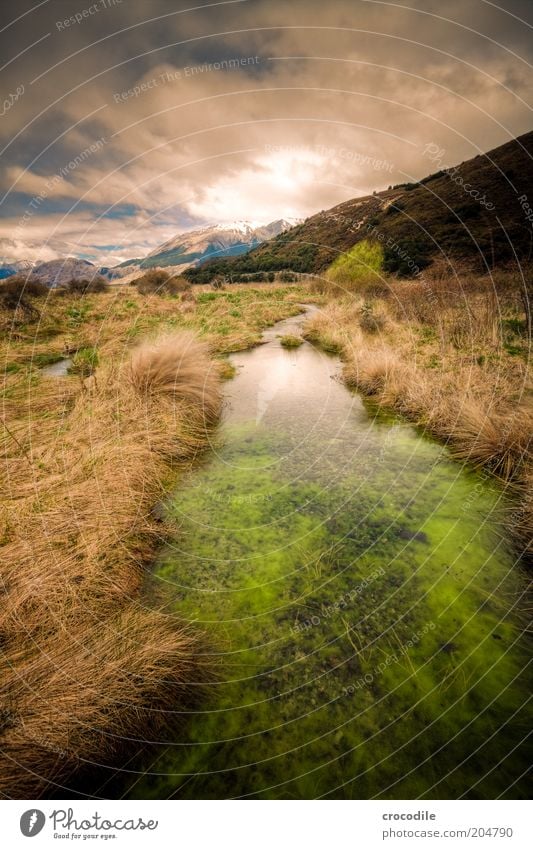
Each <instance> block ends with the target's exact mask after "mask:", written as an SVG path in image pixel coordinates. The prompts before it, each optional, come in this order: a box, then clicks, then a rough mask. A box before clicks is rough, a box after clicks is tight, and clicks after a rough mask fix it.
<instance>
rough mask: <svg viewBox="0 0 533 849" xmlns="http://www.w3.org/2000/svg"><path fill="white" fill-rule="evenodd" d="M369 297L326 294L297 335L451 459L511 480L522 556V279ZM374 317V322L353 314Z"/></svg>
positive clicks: (526, 499)
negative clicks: (338, 362) (333, 357)
mask: <svg viewBox="0 0 533 849" xmlns="http://www.w3.org/2000/svg"><path fill="white" fill-rule="evenodd" d="M383 283H384V285H383V286H382V287H381V288H380V289H379V290H376V296H374V297H372V296H371V295H369V292H368V291H365V292H364V293H363V294H361V295H350V296H344V297H342V298H338V297H337V298H334V297H332V298H330V300H329V303H328V305H327V307H326V308H324V309H323V310H322V311H321V312H320V313H318V314H316V315H315V316H314V317H313V318H312V319H311V320H310V321H309V322H308V325H307V327H306V332H305V335H306V338H308V339H310V340H311V341H316V342H317V343H320V344H323V345H324V347H325V348H326V349H327V350H337V351H339V353H340V354H341V356H342V358H343V360H344V376H345V379H346V382H347V383H348V384H350V385H352V386H354V387H356V388H358V389H359V390H360V391H362V392H364V393H365V394H367V395H369V396H372V397H373V398H374V399H375V401H376V402H377V403H378V404H380V405H382V406H384V407H389V408H392V409H395V410H397V411H398V412H400V413H401V414H403V415H405V416H407V417H408V418H410V419H411V420H413V421H415V422H416V423H417V424H419V425H422V426H423V427H424V428H425V429H426V430H427V431H428V432H429V433H431V434H433V435H434V436H437V437H438V438H440V439H442V440H444V441H446V442H447V443H448V444H449V446H450V449H451V451H452V453H453V454H454V456H455V457H456V458H457V459H458V460H461V461H463V462H468V463H469V464H472V465H474V466H476V467H478V468H485V469H488V470H489V471H490V472H491V473H493V474H495V475H497V476H499V477H501V478H502V479H503V480H505V481H507V482H512V484H513V488H514V489H515V491H516V492H518V493H519V496H518V497H519V498H520V499H521V500H522V503H523V509H522V510H521V512H520V521H516V522H515V523H514V525H513V531H514V532H515V536H516V537H517V538H518V539H519V540H520V543H521V545H522V547H523V548H524V549H527V550H530V548H531V538H532V524H533V522H532V516H533V504H532V502H531V497H530V496H529V494H528V495H526V492H527V488H528V486H529V484H530V483H531V480H532V477H531V476H532V473H533V472H532V470H533V406H532V404H531V393H532V383H531V370H530V354H531V352H530V350H529V347H528V340H527V335H526V334H525V315H524V307H523V297H522V295H523V292H522V290H521V283H522V281H520V280H518V279H517V278H516V276H514V275H512V274H505V273H499V274H498V276H497V278H494V277H493V278H492V279H491V278H490V277H481V278H479V277H473V276H472V275H467V276H466V277H463V278H455V279H453V280H450V279H449V278H447V277H445V276H443V275H437V276H436V277H427V278H426V279H424V280H421V281H409V282H408V281H392V280H388V281H386V280H384V281H383ZM368 315H379V316H380V320H379V321H378V326H376V325H375V324H374V323H372V326H368V324H367V322H366V321H365V320H363V321H361V316H363V317H365V316H368Z"/></svg>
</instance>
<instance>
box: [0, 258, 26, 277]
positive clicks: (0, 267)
mask: <svg viewBox="0 0 533 849" xmlns="http://www.w3.org/2000/svg"><path fill="white" fill-rule="evenodd" d="M34 264H35V263H33V262H31V261H30V260H28V259H21V260H17V261H16V262H1V263H0V280H4V279H5V278H6V277H13V275H14V274H27V273H28V272H29V271H31V269H32V268H33V266H34Z"/></svg>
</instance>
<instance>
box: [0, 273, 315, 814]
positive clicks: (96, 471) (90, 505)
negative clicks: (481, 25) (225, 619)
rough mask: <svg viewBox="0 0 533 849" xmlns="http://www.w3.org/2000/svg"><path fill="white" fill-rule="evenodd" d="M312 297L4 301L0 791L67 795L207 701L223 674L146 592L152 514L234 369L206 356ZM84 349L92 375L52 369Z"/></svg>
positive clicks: (245, 339)
mask: <svg viewBox="0 0 533 849" xmlns="http://www.w3.org/2000/svg"><path fill="white" fill-rule="evenodd" d="M301 296H302V292H301V291H299V290H297V288H296V287H291V289H290V292H289V294H288V295H287V297H286V294H285V289H283V287H273V286H264V287H254V288H251V287H247V286H246V287H239V286H235V287H231V291H229V292H227V293H221V294H220V295H219V294H218V293H217V295H216V298H213V295H212V291H211V290H210V289H205V288H204V287H195V289H194V291H187V292H185V293H183V294H181V296H180V297H167V296H160V295H158V294H156V295H140V294H139V293H138V292H137V291H136V290H135V289H134V288H133V287H126V286H124V287H117V288H113V289H112V290H111V291H110V292H109V293H106V294H101V295H100V294H90V295H82V296H80V295H75V294H68V293H67V294H63V295H58V294H57V293H54V292H49V293H48V294H47V295H46V297H42V298H41V297H39V298H35V299H34V301H33V302H32V305H33V307H34V311H25V312H22V313H20V312H17V311H13V310H12V309H9V310H8V309H5V310H2V309H0V365H1V366H2V371H3V394H2V401H1V403H2V406H1V415H2V421H3V431H2V440H1V443H0V450H1V452H2V481H1V483H2V494H3V502H2V508H1V512H0V546H1V548H0V551H1V555H0V556H1V563H0V592H1V593H2V607H1V609H0V645H1V647H2V652H3V654H2V685H1V691H0V738H1V747H0V749H1V752H2V754H1V755H0V794H2V795H4V796H10V797H18V798H21V797H25V798H28V797H34V796H37V795H39V794H44V795H50V794H51V793H56V792H58V793H59V795H61V790H59V791H58V790H57V787H56V784H61V783H62V782H67V781H68V780H69V777H70V776H71V775H72V773H74V772H75V771H76V770H78V769H79V767H80V765H81V766H83V765H87V764H98V763H102V762H106V763H109V762H112V761H113V760H114V759H115V758H116V757H117V756H118V754H119V753H120V752H121V751H122V750H123V749H127V751H128V755H129V753H130V751H131V750H133V751H135V750H136V749H137V748H139V746H137V745H136V743H135V740H137V739H139V740H141V741H142V740H144V739H158V738H160V737H161V736H162V735H164V734H165V733H166V730H167V726H168V725H174V724H175V723H176V722H177V721H178V718H179V710H180V709H183V708H186V707H187V706H189V705H192V704H195V703H196V700H197V699H198V697H199V695H200V694H201V692H202V686H205V683H206V681H209V679H210V677H211V676H212V674H213V670H212V668H211V667H207V666H206V664H205V663H204V661H203V657H204V654H205V653H204V651H203V650H201V646H202V645H203V639H204V638H203V635H202V634H200V633H198V632H197V631H196V630H195V629H194V628H192V627H190V626H187V625H185V624H184V623H180V622H178V621H176V620H175V619H174V617H173V616H172V615H170V614H168V613H164V612H163V610H164V609H165V608H166V599H164V598H161V599H160V600H159V601H157V599H156V600H154V601H153V602H152V603H151V604H148V602H147V601H146V591H147V587H146V582H147V575H148V574H149V569H150V564H151V562H152V561H153V556H154V552H155V551H156V550H157V548H158V547H159V546H160V545H161V544H162V538H163V536H164V534H166V533H168V532H169V526H166V525H162V524H161V522H159V521H157V520H156V519H155V517H153V515H152V508H153V506H154V504H155V503H157V501H158V500H159V499H160V498H161V497H162V495H163V494H164V493H166V492H168V491H169V488H172V487H173V486H174V485H175V478H176V474H177V473H178V472H179V468H180V466H179V462H182V461H185V462H186V463H187V464H190V463H191V462H192V459H193V458H194V457H195V455H196V454H197V453H198V452H200V451H202V450H203V448H204V447H205V446H206V443H207V439H208V432H209V428H210V426H211V425H212V424H213V422H214V421H215V420H216V417H217V414H218V410H219V405H220V390H219V378H220V377H221V376H223V375H224V373H225V374H226V375H227V374H228V372H229V371H230V370H229V368H228V364H227V362H226V361H225V360H223V361H219V360H216V359H215V360H212V359H211V357H210V355H209V352H212V353H213V354H221V353H224V352H225V351H230V350H238V349H239V348H242V347H246V346H248V345H250V344H254V343H255V342H257V341H258V339H259V335H260V332H261V330H262V329H263V328H264V327H265V326H267V325H269V324H272V323H274V322H275V321H278V320H280V319H282V318H286V317H288V316H289V315H292V314H294V313H295V312H297V311H298V308H297V307H296V306H295V302H296V301H297V300H298V298H299V297H300V298H301ZM35 311H36V313H37V317H35ZM195 331H196V332H198V331H200V332H201V334H202V341H200V340H199V339H198V338H197V337H196V335H195ZM154 334H157V335H154ZM139 340H142V341H140V342H139ZM81 348H94V349H95V350H97V351H98V358H99V362H100V364H101V365H100V366H99V367H98V368H97V370H96V373H95V375H94V376H92V377H90V378H88V379H85V380H84V379H83V376H81V377H80V378H76V377H70V378H66V379H65V378H63V379H56V378H50V377H45V376H43V374H42V373H41V371H40V368H39V367H40V366H41V365H43V362H44V361H46V360H47V359H48V358H50V357H52V358H53V357H57V356H60V355H65V354H69V355H73V354H74V353H75V352H76V351H78V350H80V349H81ZM43 358H44V359H43ZM177 461H179V462H177ZM150 593H151V594H153V588H150ZM139 745H141V744H139Z"/></svg>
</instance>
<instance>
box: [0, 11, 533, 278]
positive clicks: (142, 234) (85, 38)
mask: <svg viewBox="0 0 533 849" xmlns="http://www.w3.org/2000/svg"><path fill="white" fill-rule="evenodd" d="M193 7H195V8H194V9H193ZM31 9H33V10H32V11H29V10H31ZM185 10H188V11H185ZM26 12H28V13H27V14H26ZM2 16H3V20H2V23H1V24H0V29H2V28H3V31H2V32H1V33H0V50H1V54H0V55H2V56H3V57H4V58H3V62H4V63H8V64H7V66H6V67H5V68H4V70H3V71H2V77H3V91H4V92H5V93H6V95H5V96H6V97H8V96H9V95H11V96H12V99H13V103H12V104H11V103H10V105H9V107H8V108H7V109H4V114H3V116H2V118H1V121H0V147H2V148H4V147H5V152H4V153H3V154H2V176H1V181H0V190H1V194H2V195H3V196H5V198H4V201H3V217H4V221H3V226H2V230H1V234H0V235H1V236H2V237H3V239H4V240H6V241H5V242H4V249H3V250H1V251H0V252H1V253H3V254H5V255H6V256H7V255H8V254H9V255H13V256H15V254H17V255H23V254H24V251H25V250H27V245H28V244H29V243H32V244H33V245H34V246H35V247H34V248H32V250H34V251H35V252H37V253H39V248H40V245H41V244H42V242H46V243H47V247H46V250H47V251H48V252H49V253H53V252H54V251H56V252H57V251H59V252H63V251H64V245H65V243H68V244H69V245H71V246H72V247H71V248H70V252H79V253H84V254H87V253H88V252H89V253H90V251H91V250H92V251H93V253H94V256H95V257H96V256H97V255H101V254H102V251H101V246H103V245H110V244H112V245H123V250H121V251H120V250H119V251H115V250H114V249H113V250H111V251H109V250H108V251H107V252H106V251H104V254H105V256H103V257H102V258H103V259H104V260H105V261H106V262H109V261H114V260H118V259H121V258H124V257H126V256H128V255H134V254H135V255H137V254H139V252H141V251H142V250H143V249H145V248H146V249H148V248H150V247H153V246H155V245H156V244H158V243H160V242H161V241H163V240H164V239H165V238H167V237H169V236H171V235H173V234H174V232H175V231H176V230H178V229H179V228H180V227H187V226H191V224H193V223H194V222H195V221H206V220H224V219H226V220H227V219H229V218H234V217H247V218H251V219H259V220H267V219H273V218H278V217H281V216H289V215H295V216H296V215H308V214H310V213H312V212H313V211H315V210H317V209H321V208H327V207H328V206H331V205H333V204H334V203H337V202H340V201H341V200H344V199H346V198H348V197H353V196H354V195H357V194H363V193H366V192H369V191H372V190H373V189H374V188H382V187H383V186H386V185H387V184H389V183H394V182H400V181H402V180H404V179H408V178H416V177H421V176H423V175H424V174H426V173H428V172H430V171H431V170H432V167H431V162H429V161H428V159H427V157H425V156H424V148H425V146H426V145H427V144H428V143H432V144H435V145H438V146H439V148H440V149H442V150H443V152H444V153H443V155H444V158H445V164H447V165H448V164H453V163H454V162H455V161H460V160H463V159H466V158H468V157H469V156H472V155H474V154H475V153H477V152H479V151H480V150H486V149H488V148H490V147H492V146H495V145H497V144H499V143H503V142H504V141H506V140H508V139H509V138H511V137H513V136H514V135H517V134H519V133H522V132H525V131H527V130H529V129H530V128H531V126H532V124H533V122H532V119H531V78H532V76H531V70H532V68H531V63H532V62H533V55H532V44H533V39H532V38H531V35H532V32H533V29H532V27H533V9H532V8H531V4H530V3H526V2H512V0H508V2H506V3H505V4H503V5H500V6H498V5H497V4H494V3H489V2H484V1H483V0H473V2H470V3H466V4H465V3H464V2H459V0H457V2H455V0H448V2H433V0H430V2H398V3H392V2H387V0H383V2H381V0H331V2H329V3H324V2H323V0H320V1H319V0H300V2H297V3H292V4H289V3H287V2H281V0H245V1H244V2H234V3H219V4H216V3H194V2H191V0H190V2H188V3H183V2H182V3H169V2H163V0H156V2H149V3H148V2H139V0H129V2H128V0H122V2H118V0H96V2H87V0H75V2H72V0H69V2H66V1H65V2H63V0H48V2H44V3H41V4H38V3H35V2H33V3H28V2H23V3H19V2H17V3H6V2H4V3H3V6H2ZM16 18H19V20H14V19H16ZM520 19H521V20H520ZM11 21H14V22H13V23H10V22H11ZM35 42H37V43H36V44H35V46H33V47H31V49H27V48H28V47H30V46H31V45H33V44H34V43H35ZM18 54H20V55H18ZM22 87H23V93H22V94H21V95H19V96H18V98H16V99H15V95H16V92H17V90H18V91H19V92H20V91H21V89H22ZM6 102H7V101H6ZM4 106H5V104H4ZM95 145H96V149H93V148H94V146H95ZM78 160H80V161H78ZM72 162H74V163H75V167H70V163H72ZM36 197H37V198H41V200H40V201H39V202H38V203H37V205H36V204H35V198H36ZM32 201H33V204H34V206H33V208H32V206H31V204H32ZM21 210H22V212H21ZM25 210H26V211H27V212H28V214H27V215H26V218H25V221H24V226H21V217H22V216H24V211H25ZM91 212H92V213H93V214H92V215H91ZM110 227H112V228H113V238H112V239H110V238H109V228H110ZM41 252H42V251H41Z"/></svg>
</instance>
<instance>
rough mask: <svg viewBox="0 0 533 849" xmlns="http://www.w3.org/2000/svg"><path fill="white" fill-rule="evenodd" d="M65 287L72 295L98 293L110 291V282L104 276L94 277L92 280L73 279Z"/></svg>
mask: <svg viewBox="0 0 533 849" xmlns="http://www.w3.org/2000/svg"><path fill="white" fill-rule="evenodd" d="M65 288H66V290H67V292H70V294H72V295H97V294H100V293H102V292H109V283H108V282H107V280H104V278H103V277H93V278H92V280H86V279H84V278H83V279H72V280H69V282H68V283H67V285H66V286H65Z"/></svg>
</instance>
